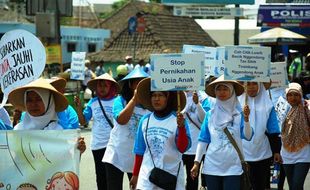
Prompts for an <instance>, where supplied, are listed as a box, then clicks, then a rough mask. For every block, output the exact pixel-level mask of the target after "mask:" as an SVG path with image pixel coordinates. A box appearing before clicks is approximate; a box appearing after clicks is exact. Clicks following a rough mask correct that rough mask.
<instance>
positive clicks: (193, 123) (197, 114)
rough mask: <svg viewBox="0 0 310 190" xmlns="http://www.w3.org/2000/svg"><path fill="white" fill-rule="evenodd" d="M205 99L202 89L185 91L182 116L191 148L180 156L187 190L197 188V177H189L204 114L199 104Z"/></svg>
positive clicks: (195, 189)
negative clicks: (185, 123)
mask: <svg viewBox="0 0 310 190" xmlns="http://www.w3.org/2000/svg"><path fill="white" fill-rule="evenodd" d="M205 101H208V100H207V95H206V93H205V92H204V91H198V92H191V91H188V92H186V106H185V109H184V110H183V111H182V112H184V116H185V118H186V119H187V121H188V123H189V129H190V134H191V139H192V146H191V148H190V149H189V150H187V151H186V152H185V153H184V154H183V156H182V160H183V163H184V165H185V168H186V189H187V190H197V189H198V178H194V179H193V178H191V169H192V167H193V166H194V160H195V153H196V148H197V144H198V136H199V133H200V128H201V124H202V122H203V120H204V117H205V114H206V113H205V111H204V109H203V107H202V105H201V104H202V103H203V102H205Z"/></svg>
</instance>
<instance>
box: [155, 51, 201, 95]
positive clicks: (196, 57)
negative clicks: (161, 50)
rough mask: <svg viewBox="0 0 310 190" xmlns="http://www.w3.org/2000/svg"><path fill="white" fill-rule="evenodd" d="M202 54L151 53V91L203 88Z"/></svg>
mask: <svg viewBox="0 0 310 190" xmlns="http://www.w3.org/2000/svg"><path fill="white" fill-rule="evenodd" d="M203 68H204V54H153V55H151V91H178V90H203V89H204V75H205V74H204V70H203Z"/></svg>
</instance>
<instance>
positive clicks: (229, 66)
mask: <svg viewBox="0 0 310 190" xmlns="http://www.w3.org/2000/svg"><path fill="white" fill-rule="evenodd" d="M225 49H226V50H225V72H224V77H225V79H226V80H237V81H255V82H269V81H270V57H271V49H270V47H258V46H226V47H225Z"/></svg>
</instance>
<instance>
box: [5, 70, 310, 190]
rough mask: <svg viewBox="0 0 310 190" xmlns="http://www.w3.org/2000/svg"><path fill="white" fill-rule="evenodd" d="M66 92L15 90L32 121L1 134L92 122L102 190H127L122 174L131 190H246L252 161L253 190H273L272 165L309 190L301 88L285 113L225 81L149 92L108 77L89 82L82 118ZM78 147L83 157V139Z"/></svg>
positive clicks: (49, 83) (59, 85)
mask: <svg viewBox="0 0 310 190" xmlns="http://www.w3.org/2000/svg"><path fill="white" fill-rule="evenodd" d="M65 84H66V81H65V80H64V79H61V78H54V79H49V80H48V79H37V80H36V81H33V82H31V83H30V84H28V85H26V86H24V87H20V88H17V89H15V90H13V91H12V92H11V93H10V94H9V97H8V99H9V102H10V103H11V104H12V105H13V106H14V108H16V109H18V110H21V111H23V112H24V113H23V114H22V116H20V115H17V116H15V117H14V125H15V126H14V127H12V125H10V124H9V123H6V124H4V122H5V117H2V121H1V122H0V127H1V129H6V130H9V129H14V130H48V129H55V130H59V129H74V128H77V126H78V125H79V124H80V125H84V124H86V123H88V122H89V121H90V120H91V119H92V120H93V125H92V128H91V130H92V139H91V144H90V149H91V151H92V153H93V158H94V163H95V172H96V181H97V188H98V190H104V189H109V190H121V189H122V188H123V187H122V185H123V175H124V173H127V176H128V179H129V181H130V187H131V188H132V189H140V190H149V189H154V190H155V189H177V190H182V189H187V190H197V189H198V184H199V183H198V176H199V173H201V175H200V176H201V185H202V186H203V188H206V189H208V190H234V189H235V190H240V189H241V187H243V178H244V175H242V174H244V173H245V170H246V169H245V168H244V167H243V166H244V163H245V162H244V161H246V162H247V163H248V166H249V170H247V171H249V172H248V174H249V176H248V177H249V179H250V182H251V185H252V187H251V188H252V189H254V190H264V189H268V188H270V165H271V164H272V163H278V164H281V167H282V170H281V172H282V174H283V173H285V175H286V177H287V181H288V184H289V188H290V189H291V190H299V189H303V185H304V181H305V178H306V176H307V173H308V171H309V166H310V146H309V143H310V128H309V127H310V126H309V121H310V112H309V107H310V106H309V103H308V104H307V100H305V99H304V98H303V97H304V94H303V90H302V87H301V86H300V85H299V84H298V83H294V82H292V83H290V84H289V85H288V88H286V89H285V93H284V95H282V96H280V98H278V99H279V100H282V101H281V103H282V104H283V102H285V104H284V105H285V106H283V105H281V109H277V108H278V107H280V106H279V105H278V104H279V101H277V100H276V101H275V100H272V99H271V97H273V94H272V93H273V91H272V90H270V89H269V88H270V83H257V82H247V83H241V82H237V81H233V80H224V77H223V76H221V77H219V78H217V79H215V78H212V79H210V80H209V81H208V84H206V89H205V91H193V92H192V91H188V92H182V91H178V92H176V91H151V87H150V86H151V80H150V76H149V75H148V73H146V72H144V71H143V69H142V68H141V67H136V68H134V69H133V70H132V71H131V72H130V73H129V74H127V75H126V76H125V77H124V78H122V79H120V80H119V81H116V80H115V79H113V78H112V77H111V76H110V75H109V74H107V73H105V74H102V75H100V76H98V77H96V78H94V79H91V80H89V81H88V83H87V87H88V88H89V89H90V90H92V91H93V92H94V94H95V96H94V97H93V98H91V99H90V100H89V101H88V103H87V105H86V106H85V108H83V105H82V104H81V100H80V99H79V98H78V97H75V104H76V106H77V114H76V113H75V112H74V110H73V108H72V107H71V106H70V105H68V102H67V100H66V98H65V96H64V95H63V89H64V87H65ZM282 90H283V91H284V89H282ZM270 93H271V94H270ZM281 98H282V99H281ZM273 102H275V103H273ZM2 112H5V110H2ZM280 115H281V117H280ZM20 117H21V118H22V119H20ZM77 144H78V146H77V147H78V149H79V150H80V151H81V153H83V152H84V151H85V149H86V145H85V142H84V139H83V138H82V137H80V138H79V139H77ZM184 166H185V170H186V175H185V173H184V172H183V167H184ZM200 170H201V171H200ZM185 176H186V179H185ZM282 188H283V186H282ZM279 189H281V185H280V186H279Z"/></svg>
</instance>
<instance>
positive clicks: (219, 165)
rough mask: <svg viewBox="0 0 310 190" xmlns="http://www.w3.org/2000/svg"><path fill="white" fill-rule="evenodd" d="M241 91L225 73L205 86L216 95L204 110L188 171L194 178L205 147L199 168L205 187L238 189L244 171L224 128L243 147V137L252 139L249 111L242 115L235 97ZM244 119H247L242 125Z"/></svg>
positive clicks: (224, 189)
mask: <svg viewBox="0 0 310 190" xmlns="http://www.w3.org/2000/svg"><path fill="white" fill-rule="evenodd" d="M243 91H244V89H243V87H242V85H241V84H239V83H238V82H236V81H231V80H230V81H228V80H226V81H225V80H224V76H221V77H219V78H218V79H216V80H215V81H213V82H211V83H210V84H209V85H208V87H207V94H208V95H209V96H211V97H215V98H216V102H215V105H214V108H213V109H211V110H210V111H209V112H207V114H206V117H205V119H204V121H203V124H202V126H201V131H200V135H199V139H198V141H199V142H198V145H197V151H196V157H195V164H194V166H193V168H192V172H191V173H192V177H197V175H198V170H199V164H200V161H201V158H202V155H203V153H204V152H205V150H206V149H207V147H208V149H207V152H206V155H205V160H204V165H203V169H202V173H203V174H205V180H206V183H207V188H208V190H221V189H223V190H240V177H241V174H242V173H243V171H242V167H241V162H240V159H239V157H238V154H237V151H236V149H235V148H234V147H233V145H232V144H231V142H230V141H229V139H228V137H227V136H226V134H225V133H224V129H225V128H227V129H228V130H229V132H230V133H231V134H232V136H233V137H234V138H235V141H236V142H237V144H238V146H239V147H241V146H242V145H241V143H242V142H241V139H242V138H245V139H247V140H250V139H251V137H252V135H253V134H252V128H251V127H250V126H249V124H248V119H249V118H248V117H249V111H248V110H244V118H243V116H242V113H241V107H240V104H239V102H238V99H237V96H239V95H241V94H242V93H243ZM243 119H244V120H245V121H246V123H245V126H244V122H243ZM240 149H241V148H240ZM241 150H242V149H241ZM223 158H226V159H223ZM227 158H228V159H227Z"/></svg>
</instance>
